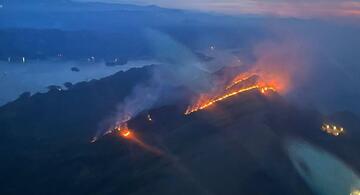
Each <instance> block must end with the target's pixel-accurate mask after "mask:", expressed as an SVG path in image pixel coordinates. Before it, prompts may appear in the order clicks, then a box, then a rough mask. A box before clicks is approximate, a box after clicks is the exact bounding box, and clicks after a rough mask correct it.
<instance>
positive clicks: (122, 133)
mask: <svg viewBox="0 0 360 195" xmlns="http://www.w3.org/2000/svg"><path fill="white" fill-rule="evenodd" d="M121 135H122V136H123V137H129V136H130V135H131V132H130V131H129V130H123V131H122V132H121Z"/></svg>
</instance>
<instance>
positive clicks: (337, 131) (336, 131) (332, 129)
mask: <svg viewBox="0 0 360 195" xmlns="http://www.w3.org/2000/svg"><path fill="white" fill-rule="evenodd" d="M321 130H323V131H325V132H326V133H328V134H330V135H333V136H339V135H341V134H343V133H344V132H345V130H344V128H343V127H339V126H336V125H331V124H326V123H325V124H323V125H322V126H321ZM359 195H360V194H359Z"/></svg>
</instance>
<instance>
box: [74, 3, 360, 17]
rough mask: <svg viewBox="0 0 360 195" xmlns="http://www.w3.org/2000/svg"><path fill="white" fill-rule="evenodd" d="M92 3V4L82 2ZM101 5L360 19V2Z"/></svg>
mask: <svg viewBox="0 0 360 195" xmlns="http://www.w3.org/2000/svg"><path fill="white" fill-rule="evenodd" d="M79 1H89V0H79ZM90 1H99V2H115V3H129V4H140V5H150V4H154V5H158V6H162V7H171V8H181V9H194V10H202V11H216V12H221V13H230V14H243V13H245V14H248V13H250V14H273V15H279V16H295V17H317V16H345V17H349V16H350V17H353V16H355V17H359V16H360V1H359V0H302V1H289V0H222V1H217V0H90Z"/></svg>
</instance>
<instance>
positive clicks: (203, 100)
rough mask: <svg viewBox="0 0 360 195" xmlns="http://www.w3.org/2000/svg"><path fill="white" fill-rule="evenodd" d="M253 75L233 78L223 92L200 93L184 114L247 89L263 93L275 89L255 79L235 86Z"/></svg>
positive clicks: (201, 108)
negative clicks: (212, 93) (214, 93)
mask: <svg viewBox="0 0 360 195" xmlns="http://www.w3.org/2000/svg"><path fill="white" fill-rule="evenodd" d="M254 76H256V75H248V74H246V75H242V77H240V78H237V79H235V80H234V81H233V82H232V83H230V84H229V85H228V86H226V87H225V90H223V92H222V93H220V95H213V96H211V95H201V96H200V98H199V99H198V100H197V102H196V103H195V104H194V105H191V106H189V107H188V108H187V109H186V111H185V115H189V114H191V113H193V112H196V111H199V110H203V109H206V108H208V107H209V106H211V105H213V104H215V103H217V102H220V101H223V100H225V99H228V98H230V97H233V96H235V95H238V94H240V93H244V92H247V91H251V90H255V89H258V90H259V91H260V92H261V93H262V94H265V93H266V92H268V91H276V88H275V87H272V86H270V85H268V84H266V83H265V82H260V81H257V82H256V83H255V84H252V85H247V86H241V87H237V85H240V84H242V83H243V82H246V81H248V80H249V79H250V78H252V77H254ZM237 77H239V76H237Z"/></svg>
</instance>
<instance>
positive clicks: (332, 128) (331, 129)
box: [321, 123, 345, 136]
mask: <svg viewBox="0 0 360 195" xmlns="http://www.w3.org/2000/svg"><path fill="white" fill-rule="evenodd" d="M321 130H323V131H325V132H326V133H328V134H330V135H333V136H339V135H341V134H343V133H344V132H345V129H344V128H343V127H339V126H336V125H331V124H327V123H324V124H323V125H322V126H321Z"/></svg>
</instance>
